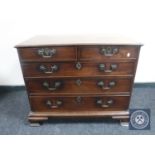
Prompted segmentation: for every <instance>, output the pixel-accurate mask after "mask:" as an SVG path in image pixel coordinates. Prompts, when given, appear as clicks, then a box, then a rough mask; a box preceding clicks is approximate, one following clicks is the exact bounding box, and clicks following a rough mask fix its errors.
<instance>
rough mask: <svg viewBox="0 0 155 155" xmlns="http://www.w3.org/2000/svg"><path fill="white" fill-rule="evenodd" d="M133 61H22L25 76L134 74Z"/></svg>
mask: <svg viewBox="0 0 155 155" xmlns="http://www.w3.org/2000/svg"><path fill="white" fill-rule="evenodd" d="M134 66H135V63H134V62H115V61H113V62H98V63H89V62H83V63H82V62H74V63H69V62H66V63H43V62H42V63H23V65H22V67H23V74H24V76H25V77H38V76H43V77H44V76H46V77H47V76H52V77H54V76H63V77H65V76H74V77H75V76H76V77H78V76H102V75H105V76H113V75H118V76H123V75H127V76H128V75H131V76H132V75H134Z"/></svg>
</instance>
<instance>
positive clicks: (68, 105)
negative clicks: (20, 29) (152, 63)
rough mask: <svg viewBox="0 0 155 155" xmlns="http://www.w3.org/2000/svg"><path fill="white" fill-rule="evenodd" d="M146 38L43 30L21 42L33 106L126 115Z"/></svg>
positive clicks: (57, 112) (43, 113)
mask: <svg viewBox="0 0 155 155" xmlns="http://www.w3.org/2000/svg"><path fill="white" fill-rule="evenodd" d="M140 47H141V44H140V43H137V42H134V41H131V40H128V39H126V38H119V37H118V38H117V37H116V38H113V37H111V38H108V39H107V38H106V37H104V36H103V37H95V36H92V37H88V38H85V37H67V36H66V37H60V36H59V37H54V36H53V37H52V36H51V37H50V36H38V37H34V38H32V39H30V40H28V41H25V42H23V43H21V44H19V45H17V46H16V48H17V50H18V55H19V59H20V63H21V68H22V72H23V77H24V81H25V85H26V89H27V93H28V98H29V102H30V108H31V111H30V113H29V116H28V120H29V121H30V123H33V124H36V123H40V122H43V121H44V120H48V118H50V117H75V118H76V117H112V118H114V119H120V120H126V119H127V118H128V117H129V112H128V108H129V103H130V97H131V93H132V86H133V82H134V77H135V72H136V67H137V62H138V56H139V52H140Z"/></svg>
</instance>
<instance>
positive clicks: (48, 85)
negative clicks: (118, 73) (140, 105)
mask: <svg viewBox="0 0 155 155" xmlns="http://www.w3.org/2000/svg"><path fill="white" fill-rule="evenodd" d="M131 83H132V79H129V78H124V79H117V78H96V79H94V78H81V79H80V78H76V79H73V78H72V79H69V78H68V79H54V80H52V79H50V78H45V79H35V78H34V79H26V85H27V89H28V91H29V93H32V94H37V93H38V94H44V95H46V94H55V95H60V94H76V93H78V94H103V93H106V94H108V93H128V92H130V90H131Z"/></svg>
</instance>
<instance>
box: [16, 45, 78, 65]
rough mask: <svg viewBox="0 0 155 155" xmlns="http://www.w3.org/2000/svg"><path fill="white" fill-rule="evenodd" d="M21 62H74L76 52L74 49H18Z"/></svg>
mask: <svg viewBox="0 0 155 155" xmlns="http://www.w3.org/2000/svg"><path fill="white" fill-rule="evenodd" d="M18 53H19V56H20V59H21V61H27V62H29V61H50V62H51V61H75V60H76V59H77V50H76V48H75V47H72V46H70V47H68V46H66V47H36V48H19V49H18Z"/></svg>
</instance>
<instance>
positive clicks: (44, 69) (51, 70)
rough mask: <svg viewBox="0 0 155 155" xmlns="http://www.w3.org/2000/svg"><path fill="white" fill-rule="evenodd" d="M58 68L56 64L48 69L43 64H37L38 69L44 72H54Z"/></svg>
mask: <svg viewBox="0 0 155 155" xmlns="http://www.w3.org/2000/svg"><path fill="white" fill-rule="evenodd" d="M58 69H59V67H58V65H52V66H50V69H48V68H47V67H46V66H45V65H40V66H39V70H40V71H41V72H43V73H45V74H51V73H54V72H56V71H58Z"/></svg>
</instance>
